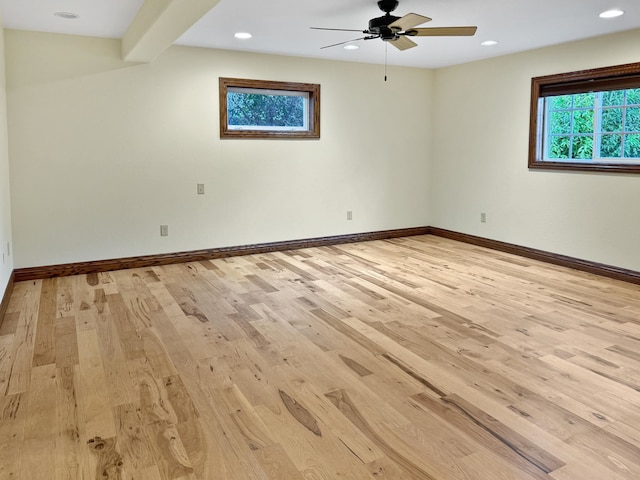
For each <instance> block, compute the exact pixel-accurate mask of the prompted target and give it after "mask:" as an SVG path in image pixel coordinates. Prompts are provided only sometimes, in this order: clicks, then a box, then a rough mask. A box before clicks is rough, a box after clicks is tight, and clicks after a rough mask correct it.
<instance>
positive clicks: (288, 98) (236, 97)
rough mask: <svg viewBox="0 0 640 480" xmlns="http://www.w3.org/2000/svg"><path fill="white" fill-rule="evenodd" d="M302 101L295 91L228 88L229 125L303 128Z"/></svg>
mask: <svg viewBox="0 0 640 480" xmlns="http://www.w3.org/2000/svg"><path fill="white" fill-rule="evenodd" d="M304 102H305V98H304V97H302V96H298V95H295V96H294V95H275V94H269V95H267V94H258V93H242V92H228V93H227V111H228V118H229V126H230V127H231V126H256V127H298V128H303V127H304V126H305V125H304V123H305V108H304Z"/></svg>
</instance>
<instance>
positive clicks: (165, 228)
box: [160, 225, 169, 237]
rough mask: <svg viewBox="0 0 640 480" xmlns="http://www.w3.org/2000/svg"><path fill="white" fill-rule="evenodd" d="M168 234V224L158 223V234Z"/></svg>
mask: <svg viewBox="0 0 640 480" xmlns="http://www.w3.org/2000/svg"><path fill="white" fill-rule="evenodd" d="M168 235H169V225H160V236H161V237H166V236H168Z"/></svg>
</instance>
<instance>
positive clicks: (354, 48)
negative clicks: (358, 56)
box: [343, 43, 360, 50]
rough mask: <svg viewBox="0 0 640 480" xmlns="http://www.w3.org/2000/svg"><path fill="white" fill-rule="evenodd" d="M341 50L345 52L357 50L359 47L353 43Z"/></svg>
mask: <svg viewBox="0 0 640 480" xmlns="http://www.w3.org/2000/svg"><path fill="white" fill-rule="evenodd" d="M343 48H344V49H345V50H358V49H359V48H360V47H359V46H358V45H354V44H353V43H347V44H346V45H345V46H344V47H343Z"/></svg>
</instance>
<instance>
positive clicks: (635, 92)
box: [627, 88, 640, 105]
mask: <svg viewBox="0 0 640 480" xmlns="http://www.w3.org/2000/svg"><path fill="white" fill-rule="evenodd" d="M627 105H640V88H634V89H631V90H627Z"/></svg>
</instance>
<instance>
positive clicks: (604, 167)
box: [529, 64, 640, 173]
mask: <svg viewBox="0 0 640 480" xmlns="http://www.w3.org/2000/svg"><path fill="white" fill-rule="evenodd" d="M530 128H531V130H530V146H529V167H530V168H542V169H560V170H592V171H619V172H627V173H640V64H630V65H622V66H617V67H607V68H600V69H595V70H587V71H583V72H572V73H566V74H560V75H550V76H546V77H537V78H533V79H532V93H531V127H530Z"/></svg>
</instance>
